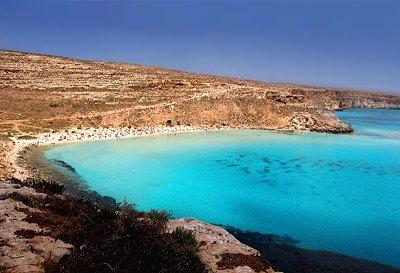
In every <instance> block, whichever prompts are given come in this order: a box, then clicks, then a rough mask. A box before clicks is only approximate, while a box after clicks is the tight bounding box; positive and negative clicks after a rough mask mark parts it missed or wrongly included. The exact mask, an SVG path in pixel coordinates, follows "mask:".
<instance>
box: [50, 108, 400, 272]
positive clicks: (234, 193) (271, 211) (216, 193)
mask: <svg viewBox="0 0 400 273" xmlns="http://www.w3.org/2000/svg"><path fill="white" fill-rule="evenodd" d="M337 115H338V116H339V118H340V119H341V120H343V121H344V122H346V123H350V124H351V125H352V126H353V128H354V129H355V132H354V134H350V135H331V134H324V133H276V132H268V131H260V130H229V131H217V132H202V133H180V134H176V135H159V136H146V137H139V138H133V139H124V140H105V141H94V142H83V143H74V144H67V145H58V146H54V147H51V148H48V149H46V150H45V157H46V159H48V160H49V163H50V164H52V165H53V166H54V167H55V168H57V169H59V170H60V169H62V170H63V171H64V172H66V173H68V172H71V171H76V173H77V174H78V175H79V177H80V178H81V179H82V181H83V183H85V184H86V186H87V187H88V188H90V189H91V190H95V191H97V192H98V193H100V194H102V195H108V196H111V197H113V198H115V199H116V200H117V201H123V200H124V199H126V200H127V201H129V202H132V203H134V204H135V205H136V207H137V208H138V209H139V210H150V209H159V210H166V211H169V212H170V213H171V214H172V215H173V216H174V217H195V218H198V219H200V220H203V221H207V222H210V223H217V224H223V225H231V226H234V227H237V228H240V229H244V230H251V231H260V232H264V233H271V234H277V235H282V236H288V237H290V238H293V239H295V240H298V241H299V244H298V246H299V247H303V248H309V249H322V250H330V251H334V252H339V253H342V254H346V255H350V256H354V257H358V258H364V259H369V260H374V261H378V262H381V263H384V264H389V265H392V266H396V267H400V111H398V110H350V111H343V112H337ZM59 162H65V163H67V164H69V165H70V166H72V168H71V167H69V168H64V167H62V166H61V165H65V164H61V165H60V164H59Z"/></svg>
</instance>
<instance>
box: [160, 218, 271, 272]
mask: <svg viewBox="0 0 400 273" xmlns="http://www.w3.org/2000/svg"><path fill="white" fill-rule="evenodd" d="M177 227H183V228H185V229H187V230H191V231H193V232H194V235H195V236H196V239H197V241H198V243H199V253H200V257H201V259H202V261H203V262H204V263H205V264H207V265H208V266H209V268H210V270H211V272H220V273H233V272H242V273H245V272H246V273H247V272H248V273H253V272H265V273H273V272H275V271H274V270H273V269H272V268H271V266H270V265H269V264H268V263H267V262H266V261H265V260H263V258H262V257H261V255H260V253H259V252H258V251H257V250H255V249H254V248H251V247H249V246H247V245H244V244H242V243H241V242H239V241H238V240H237V239H236V238H235V237H233V236H232V235H231V234H230V233H229V232H227V231H226V230H225V229H223V228H221V227H218V226H214V225H210V224H207V223H204V222H201V221H199V220H196V219H193V218H181V219H176V220H171V221H169V223H168V227H167V229H168V231H170V232H172V231H173V230H175V229H176V228H177Z"/></svg>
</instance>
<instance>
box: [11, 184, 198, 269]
mask: <svg viewBox="0 0 400 273" xmlns="http://www.w3.org/2000/svg"><path fill="white" fill-rule="evenodd" d="M31 184H32V185H34V186H36V187H38V188H42V187H46V190H47V191H48V192H49V194H47V196H46V197H45V198H43V199H41V200H38V199H37V198H28V197H23V196H21V195H18V194H15V196H14V198H15V199H18V200H21V201H22V202H23V203H24V204H26V205H34V207H35V208H38V209H40V210H41V211H42V212H38V211H31V210H28V209H25V210H24V213H25V214H27V217H26V221H28V222H34V223H37V224H38V225H39V226H41V227H46V229H48V230H49V232H50V233H49V235H50V236H52V237H53V238H55V239H60V240H63V241H64V242H66V243H70V244H72V245H74V247H75V248H74V249H73V251H72V253H71V254H70V255H68V256H65V257H63V259H61V261H60V262H58V263H54V262H47V263H46V272H48V273H55V272H57V273H59V272H64V273H78V272H79V273H95V272H118V273H128V272H141V273H146V272H164V273H169V272H171V273H181V272H182V273H183V272H190V273H200V272H205V266H204V264H203V263H202V262H201V261H200V259H199V257H198V253H197V242H196V240H195V238H194V236H193V234H192V233H191V232H189V231H186V230H183V229H178V230H176V231H174V232H172V233H168V232H166V224H167V221H168V220H169V214H168V213H166V212H162V211H161V212H159V211H150V212H147V213H143V212H139V211H137V210H136V209H135V207H134V206H133V205H131V204H129V203H127V202H124V203H122V204H120V205H119V206H100V205H95V204H94V203H91V202H88V201H83V200H77V199H74V198H72V197H69V196H65V195H54V194H51V193H50V192H54V191H55V192H59V190H54V189H53V188H51V190H49V189H48V188H47V186H44V182H43V183H42V182H37V181H35V182H31Z"/></svg>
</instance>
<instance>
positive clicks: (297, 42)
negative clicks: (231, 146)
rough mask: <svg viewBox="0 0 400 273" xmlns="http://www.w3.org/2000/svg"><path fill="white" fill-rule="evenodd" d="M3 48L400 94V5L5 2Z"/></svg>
mask: <svg viewBox="0 0 400 273" xmlns="http://www.w3.org/2000/svg"><path fill="white" fill-rule="evenodd" d="M0 48H3V49H13V50H21V51H32V52H39V53H46V54H54V55H64V56H70V57H76V58H83V59H100V60H112V61H121V62H128V63H139V64H148V65H156V66H162V67H169V68H174V69H179V70H188V71H194V72H202V73H207V74H217V75H228V76H236V77H241V78H249V79H256V80H261V81H267V82H294V83H307V84H312V85H321V86H333V87H345V88H361V89H368V90H382V91H390V92H395V93H399V94H400V0H399V1H385V0H384V1H378V0H376V1H368V0H365V1H362V0H360V1H344V0H341V1H339V0H337V1H323V0H320V1H317V0H315V1H210V2H207V1H186V2H184V1H176V2H172V1H160V2H154V1H152V2H150V1H147V2H138V1H39V0H36V1H35V0H31V1H23V0H0Z"/></svg>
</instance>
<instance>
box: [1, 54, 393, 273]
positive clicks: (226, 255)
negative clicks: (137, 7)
mask: <svg viewBox="0 0 400 273" xmlns="http://www.w3.org/2000/svg"><path fill="white" fill-rule="evenodd" d="M0 79H1V80H0V109H1V110H0V158H1V160H0V178H1V179H0V210H1V213H0V215H1V218H0V258H1V259H0V271H4V272H9V273H10V272H44V271H45V269H46V266H47V265H48V263H52V264H53V265H54V263H57V262H59V261H64V260H63V257H67V256H68V254H70V253H71V251H72V252H73V250H74V249H77V248H79V247H80V246H74V245H73V244H69V243H67V242H64V241H63V240H61V239H56V237H54V235H53V237H52V236H50V235H51V234H52V228H50V227H49V226H47V227H46V226H40V225H39V224H38V223H36V222H28V220H29V219H31V218H30V217H31V216H32V214H33V213H36V214H38V213H39V214H40V213H43V212H46V213H52V216H54V217H56V218H57V219H59V220H60V222H59V223H64V222H67V220H66V219H67V218H63V216H62V215H61V216H62V217H60V215H58V214H57V213H54V211H52V212H49V211H46V210H47V209H48V207H46V206H45V205H46V203H45V201H43V200H48V199H49V198H50V199H51V200H53V201H55V202H60V203H62V202H64V201H65V200H67V199H68V200H69V201H68V202H72V203H74V202H75V201H73V200H72V199H71V200H70V199H69V198H70V196H69V195H68V194H67V195H65V194H64V195H61V194H56V197H54V196H53V195H54V194H49V193H43V192H40V191H38V190H37V189H34V188H33V187H31V186H30V185H31V184H28V185H27V184H23V181H24V180H26V179H28V178H30V177H42V178H43V177H44V178H46V174H43V173H41V171H40V170H37V169H36V167H35V166H33V165H32V164H31V163H32V162H29V160H27V157H28V156H29V151H27V149H30V148H34V147H44V146H46V145H57V144H64V143H69V142H76V141H91V140H105V139H120V138H129V137H139V136H145V135H154V134H163V133H170V134H175V133H181V132H193V131H207V130H225V129H264V130H273V131H287V132H303V131H305V132H326V133H351V132H352V128H351V126H350V125H348V124H343V123H342V122H341V121H340V120H339V119H338V118H337V117H336V116H335V113H334V111H336V110H340V109H347V108H396V109H400V97H399V96H395V95H391V94H384V93H371V92H360V91H353V90H340V89H333V88H323V87H312V86H301V85H294V84H274V83H261V82H255V81H249V80H242V79H234V78H224V77H216V76H209V75H201V74H193V73H187V72H181V71H175V70H168V69H164V68H157V67H147V66H141V65H134V64H118V63H110V62H96V61H81V60H75V59H70V58H64V57H57V56H46V55H40V54H32V53H22V52H15V51H5V50H0ZM85 128H87V129H85ZM13 177H14V178H18V179H13ZM59 178H60V179H63V178H61V177H59ZM19 179H20V180H19ZM56 180H58V178H56ZM56 182H57V181H56ZM56 188H57V186H56ZM83 192H85V191H84V190H82V193H83ZM89 196H91V197H92V201H93V200H95V199H98V200H100V199H101V200H103V201H104V200H105V198H104V197H101V196H96V195H92V194H91V193H89ZM53 197H54V198H56V199H53ZM80 197H81V196H80ZM93 197H94V198H93ZM46 198H47V199H46ZM57 198H59V199H57ZM29 200H30V201H29ZM32 200H33V201H32ZM95 201H96V200H95ZM108 201H110V200H108ZM35 202H36V203H35ZM94 203H95V202H94ZM106 203H107V202H106ZM110 203H111V205H112V206H114V205H115V204H112V203H113V202H112V200H111V201H110ZM33 204H36V207H35V206H33V207H31V206H30V205H33ZM80 206H81V205H78V208H80ZM94 211H95V210H94ZM29 215H31V216H29ZM46 215H47V214H46ZM43 217H44V216H43ZM44 218H46V217H44ZM139 218H140V217H139ZM38 219H41V218H40V217H39V218H36V220H35V221H39V220H38ZM140 221H141V220H140ZM178 226H180V227H184V228H185V229H188V230H191V231H193V234H194V236H195V237H196V239H197V241H198V242H199V248H198V251H199V256H200V257H201V258H202V262H203V263H205V264H206V265H207V266H208V269H209V270H211V271H214V272H249V273H250V272H268V273H271V272H274V271H273V268H274V266H272V267H271V266H270V264H269V262H272V261H273V262H276V260H273V259H274V256H273V255H272V256H268V255H266V253H267V252H268V251H271V253H275V252H273V249H271V248H266V247H264V246H265V245H263V244H261V243H260V242H264V241H265V240H264V239H262V238H264V237H262V236H261V237H257V236H253V235H251V234H245V233H240V232H238V231H235V230H234V229H229V230H230V232H231V233H234V234H235V236H236V238H240V239H239V240H240V241H241V242H239V241H238V240H237V239H235V238H234V237H233V236H232V235H230V234H229V233H228V232H227V231H226V230H224V229H222V228H221V227H218V226H214V225H209V224H207V223H202V222H200V221H197V220H194V219H175V220H172V221H170V222H169V223H168V230H169V231H170V232H171V230H173V229H174V228H175V229H176V228H177V227H178ZM53 229H54V227H53ZM172 232H173V231H172ZM78 235H79V234H78ZM164 235H165V234H163V236H164ZM167 237H168V236H167ZM249 238H251V240H250V239H249ZM260 238H261V239H260ZM263 240H264V241H263ZM248 245H250V246H252V247H254V248H252V247H249V246H248ZM255 248H258V250H259V251H257V250H255ZM286 249H289V250H288V251H286V252H278V253H279V255H281V258H282V259H283V260H286V262H287V263H286V264H285V261H284V262H283V263H282V260H279V261H278V262H279V263H276V264H279V270H281V269H280V268H283V269H285V270H287V272H292V271H290V270H292V269H293V268H292V267H290V264H289V263H295V264H296V263H299V262H301V263H303V262H304V261H306V262H307V263H306V265H309V267H303V268H302V272H318V271H313V270H311V268H312V265H310V263H311V262H310V260H309V256H307V255H308V254H309V253H308V254H307V255H305V254H304V253H305V252H303V251H300V250H298V249H297V248H290V247H288V248H286ZM266 251H267V252H266ZM298 253H301V254H302V255H297V254H298ZM294 254H296V255H297V256H296V255H294ZM294 256H295V259H294V261H293V260H291V258H293V257H294ZM265 257H268V259H267V260H268V261H266V260H265ZM314 257H315V256H314ZM319 257H322V258H321V259H323V256H319ZM330 257H333V258H332V259H338V256H330ZM275 258H276V257H275ZM64 259H65V258H64ZM314 261H315V260H314ZM282 264H283V265H285V266H286V267H281V265H282ZM303 264H304V263H303ZM361 264H363V265H365V264H367V266H371V264H370V263H365V261H359V260H356V261H355V263H354V261H353V260H352V263H351V265H352V267H347V268H345V269H343V270H344V272H364V271H357V270H353V269H354V268H356V269H357V268H358V269H359V268H360V265H361ZM105 266H106V267H107V268H108V270H111V271H110V272H112V271H113V267H112V266H111V267H109V266H108V265H105ZM337 266H338V263H336V264H334V265H332V267H331V268H330V270H328V269H329V268H328V269H327V268H326V267H324V269H326V270H325V271H321V272H337V271H335V269H338V267H337ZM372 268H374V269H376V270H375V271H372V272H392V271H391V270H392V269H390V268H389V269H388V268H387V267H379V266H378V267H372ZM274 269H275V268H274ZM285 270H284V271H285ZM309 270H311V271H309ZM56 272H57V271H56Z"/></svg>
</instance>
